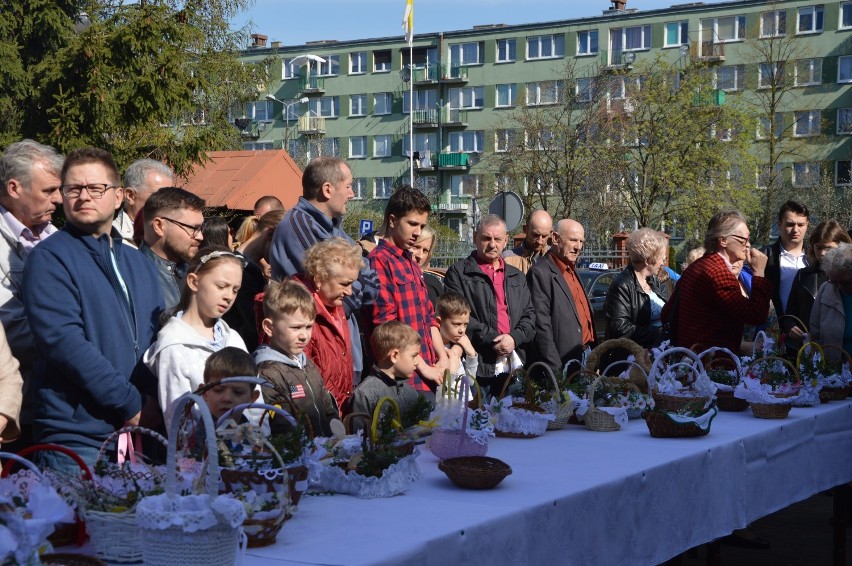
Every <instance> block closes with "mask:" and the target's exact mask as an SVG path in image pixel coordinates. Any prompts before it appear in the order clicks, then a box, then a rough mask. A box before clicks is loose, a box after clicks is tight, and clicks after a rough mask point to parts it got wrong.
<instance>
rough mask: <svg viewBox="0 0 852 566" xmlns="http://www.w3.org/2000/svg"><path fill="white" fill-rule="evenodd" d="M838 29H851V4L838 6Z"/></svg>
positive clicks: (845, 3)
mask: <svg viewBox="0 0 852 566" xmlns="http://www.w3.org/2000/svg"><path fill="white" fill-rule="evenodd" d="M838 27H839V28H840V29H850V28H852V2H844V3H843V4H841V5H840V25H839V26H838ZM847 163H848V161H847Z"/></svg>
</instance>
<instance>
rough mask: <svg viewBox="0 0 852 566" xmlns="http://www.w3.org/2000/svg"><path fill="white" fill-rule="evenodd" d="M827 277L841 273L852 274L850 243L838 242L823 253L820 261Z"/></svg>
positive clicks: (851, 247) (851, 245) (851, 246)
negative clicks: (838, 243) (834, 246)
mask: <svg viewBox="0 0 852 566" xmlns="http://www.w3.org/2000/svg"><path fill="white" fill-rule="evenodd" d="M820 265H821V266H822V268H823V270H824V271H825V273H826V275H828V278H829V279H832V278H833V277H835V276H837V275H840V274H841V273H849V274H852V244H846V243H843V244H840V245H838V246H837V247H836V248H834V249H833V250H831V251H829V252H828V253H827V254H825V257H823V258H822V262H820Z"/></svg>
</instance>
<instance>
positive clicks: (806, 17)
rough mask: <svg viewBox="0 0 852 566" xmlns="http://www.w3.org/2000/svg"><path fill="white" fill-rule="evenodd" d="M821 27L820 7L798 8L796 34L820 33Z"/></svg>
mask: <svg viewBox="0 0 852 566" xmlns="http://www.w3.org/2000/svg"><path fill="white" fill-rule="evenodd" d="M822 25H823V8H822V6H805V7H804V8H799V18H798V21H797V24H796V33H817V32H821V31H822Z"/></svg>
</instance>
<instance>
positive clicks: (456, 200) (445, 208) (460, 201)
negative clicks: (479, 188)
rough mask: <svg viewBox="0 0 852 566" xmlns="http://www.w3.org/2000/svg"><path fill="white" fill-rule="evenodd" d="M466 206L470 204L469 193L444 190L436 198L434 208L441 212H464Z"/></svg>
mask: <svg viewBox="0 0 852 566" xmlns="http://www.w3.org/2000/svg"><path fill="white" fill-rule="evenodd" d="M468 206H470V195H454V194H452V193H450V192H445V193H443V194H442V195H441V196H440V198H439V199H438V203H437V204H436V205H435V208H436V209H437V210H439V211H441V212H458V213H466V212H467V209H468Z"/></svg>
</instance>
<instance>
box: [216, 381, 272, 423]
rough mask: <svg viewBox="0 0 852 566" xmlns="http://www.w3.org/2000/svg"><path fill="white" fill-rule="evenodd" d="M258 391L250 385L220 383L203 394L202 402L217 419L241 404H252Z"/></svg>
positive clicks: (257, 395) (258, 393)
mask: <svg viewBox="0 0 852 566" xmlns="http://www.w3.org/2000/svg"><path fill="white" fill-rule="evenodd" d="M259 396H260V391H257V388H256V387H255V385H254V384H252V383H240V382H234V383H220V384H219V385H217V386H216V387H214V388H212V389H210V390H208V391H207V392H205V393H204V400H205V401H206V402H207V406H208V407H209V408H210V414H211V415H213V418H214V419H218V418H219V417H221V416H222V415H224V414H225V413H226V412H228V410H229V409H231V408H232V407H236V406H237V405H242V404H243V403H254V402H255V401H257V398H258V397H259Z"/></svg>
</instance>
